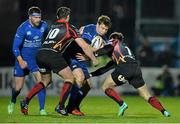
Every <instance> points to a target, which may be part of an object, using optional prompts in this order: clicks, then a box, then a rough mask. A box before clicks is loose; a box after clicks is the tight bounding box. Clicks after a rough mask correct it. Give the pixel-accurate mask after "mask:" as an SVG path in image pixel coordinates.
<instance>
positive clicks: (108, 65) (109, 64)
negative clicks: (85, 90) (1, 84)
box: [90, 60, 116, 77]
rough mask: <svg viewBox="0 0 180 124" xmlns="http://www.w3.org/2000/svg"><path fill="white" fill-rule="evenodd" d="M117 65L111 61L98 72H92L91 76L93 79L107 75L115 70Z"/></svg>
mask: <svg viewBox="0 0 180 124" xmlns="http://www.w3.org/2000/svg"><path fill="white" fill-rule="evenodd" d="M115 65H116V64H115V62H114V61H113V60H111V61H109V62H108V63H107V64H106V65H105V66H104V67H101V68H99V69H97V70H96V71H94V72H91V73H90V74H91V76H92V77H94V76H99V75H102V74H104V73H106V72H107V71H109V70H111V69H113V68H114V67H115Z"/></svg>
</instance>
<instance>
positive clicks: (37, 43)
mask: <svg viewBox="0 0 180 124" xmlns="http://www.w3.org/2000/svg"><path fill="white" fill-rule="evenodd" d="M47 30H48V26H47V23H46V22H45V21H41V22H40V25H39V26H38V27H34V26H32V25H31V24H30V23H29V20H26V21H25V22H23V23H22V24H21V25H20V26H19V27H18V29H17V31H16V34H15V37H14V42H13V53H14V55H15V56H16V57H17V56H19V55H21V56H22V57H23V58H27V59H28V58H31V57H34V56H35V55H36V52H37V51H38V49H39V48H40V47H41V46H42V40H43V38H44V36H45V34H46V33H47Z"/></svg>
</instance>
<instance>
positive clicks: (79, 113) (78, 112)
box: [70, 109, 84, 116]
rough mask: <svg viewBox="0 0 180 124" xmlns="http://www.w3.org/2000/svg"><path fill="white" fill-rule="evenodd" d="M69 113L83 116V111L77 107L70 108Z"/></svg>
mask: <svg viewBox="0 0 180 124" xmlns="http://www.w3.org/2000/svg"><path fill="white" fill-rule="evenodd" d="M70 114H72V115H76V116H84V113H83V112H81V111H80V110H78V109H74V110H72V111H71V112H70Z"/></svg>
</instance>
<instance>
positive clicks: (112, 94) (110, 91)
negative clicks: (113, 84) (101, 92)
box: [105, 88, 123, 106]
mask: <svg viewBox="0 0 180 124" xmlns="http://www.w3.org/2000/svg"><path fill="white" fill-rule="evenodd" d="M105 94H106V95H107V96H109V97H110V98H112V99H113V100H114V101H116V102H117V103H118V104H119V105H120V106H122V104H123V100H122V99H121V98H120V96H119V94H118V93H117V92H116V91H115V90H113V89H112V88H107V89H106V90H105Z"/></svg>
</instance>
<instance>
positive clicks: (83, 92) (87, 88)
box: [75, 81, 91, 109]
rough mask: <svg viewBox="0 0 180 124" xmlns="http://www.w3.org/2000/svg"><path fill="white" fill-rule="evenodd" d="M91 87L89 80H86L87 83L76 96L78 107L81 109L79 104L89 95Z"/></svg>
mask: <svg viewBox="0 0 180 124" xmlns="http://www.w3.org/2000/svg"><path fill="white" fill-rule="evenodd" d="M90 89H91V87H90V86H89V84H88V82H87V81H86V82H85V84H84V85H83V86H82V87H81V89H80V91H79V92H78V94H77V97H76V103H75V104H76V108H77V109H79V106H80V104H81V102H82V100H83V99H84V97H86V96H87V94H88V92H89V91H90Z"/></svg>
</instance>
